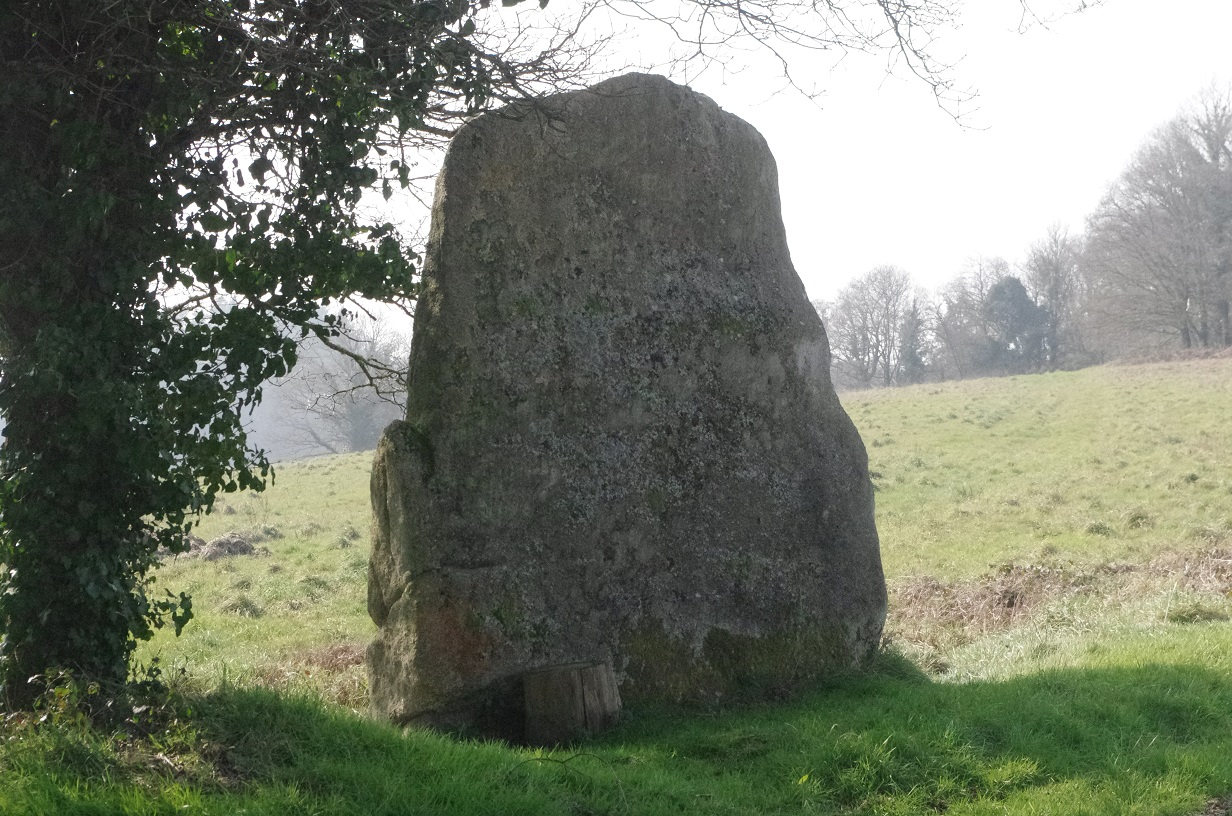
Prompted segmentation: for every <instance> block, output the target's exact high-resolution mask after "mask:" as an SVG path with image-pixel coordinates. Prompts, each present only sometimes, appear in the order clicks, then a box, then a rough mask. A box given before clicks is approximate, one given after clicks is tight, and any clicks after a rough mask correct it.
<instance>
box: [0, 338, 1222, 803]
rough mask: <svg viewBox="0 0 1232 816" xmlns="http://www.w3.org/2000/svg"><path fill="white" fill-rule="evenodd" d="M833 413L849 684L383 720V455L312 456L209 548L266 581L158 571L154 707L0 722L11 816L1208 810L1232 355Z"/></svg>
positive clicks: (224, 517) (178, 565) (228, 565)
mask: <svg viewBox="0 0 1232 816" xmlns="http://www.w3.org/2000/svg"><path fill="white" fill-rule="evenodd" d="M843 401H844V404H845V405H846V407H847V409H848V411H849V412H850V413H851V415H852V418H853V419H854V420H855V422H856V425H857V426H858V427H859V429H860V431H861V434H862V435H863V437H864V440H865V443H866V445H867V446H868V451H869V459H870V467H871V469H872V471H873V475H874V483H875V485H876V486H877V501H878V526H879V530H880V532H881V536H882V545H883V557H884V561H885V567H886V572H887V575H888V576H889V579H890V588H891V612H890V620H889V623H888V626H887V648H886V650H885V652H884V653H883V655H882V656H881V657H880V658H879V659H878V661H877V664H876V665H875V666H874V667H873V670H872V671H871V672H870V673H868V674H866V675H863V676H859V677H849V678H837V679H835V680H834V681H833V682H832V683H831V684H829V685H828V686H826V687H822V688H818V689H816V690H815V691H814V692H812V693H811V694H809V695H807V696H805V697H804V698H802V699H800V700H796V701H793V702H789V703H781V704H774V705H763V706H759V707H754V708H745V709H739V710H728V711H667V710H655V711H649V710H643V711H633V712H630V714H629V716H628V717H627V718H626V720H625V722H624V723H623V724H622V725H621V726H620V727H619V728H618V729H617V730H616V731H614V732H611V733H608V734H605V735H602V736H601V737H597V738H595V739H593V740H592V741H590V742H588V743H586V744H585V745H582V746H578V747H575V748H574V749H573V750H570V751H558V752H535V751H528V750H521V749H512V748H509V747H506V746H502V745H498V744H486V743H470V742H458V741H454V740H450V739H447V738H443V737H439V736H433V735H428V734H420V733H411V734H406V735H403V734H401V733H399V732H398V731H396V730H394V729H390V728H388V727H385V726H382V725H379V724H375V723H371V722H369V721H367V720H365V719H364V718H363V717H362V716H359V715H357V713H356V712H359V711H362V710H363V708H364V706H365V701H366V686H365V679H364V673H363V667H362V649H363V646H364V645H365V643H366V642H367V640H368V639H369V638H370V637H371V636H372V634H373V627H372V624H371V623H370V622H369V621H368V619H367V615H366V611H365V571H366V565H367V524H368V505H367V473H368V468H369V462H370V458H371V457H370V455H369V454H363V455H353V456H341V457H325V458H320V459H314V460H309V461H304V462H298V463H291V464H287V465H283V466H281V467H280V468H279V469H278V477H277V483H276V484H275V486H274V487H273V488H272V489H270V490H269V491H267V492H266V493H265V494H262V495H260V496H248V495H241V496H236V497H233V498H230V499H229V500H228V501H227V502H226V503H225V504H224V505H223V506H221V507H220V508H219V511H218V512H217V513H216V514H214V515H213V516H211V517H210V518H209V519H207V520H206V522H205V524H204V525H203V526H202V530H201V533H202V535H203V536H204V537H207V538H208V537H212V536H215V535H218V534H221V533H222V532H225V531H229V530H236V531H240V532H243V533H246V534H247V535H249V536H250V537H253V538H261V539H262V540H261V541H259V542H258V548H259V552H258V554H257V555H255V556H244V557H234V558H226V559H220V560H217V561H211V562H206V561H202V560H199V559H189V558H183V557H181V558H178V559H176V560H174V561H172V562H169V563H168V564H166V565H165V566H164V567H163V568H162V570H161V575H160V580H161V581H162V582H164V583H165V584H166V585H167V586H168V587H169V588H173V589H176V590H177V591H178V590H181V589H184V590H188V591H190V592H191V593H192V595H193V597H194V609H195V611H196V613H197V617H196V619H195V620H194V621H193V622H192V624H191V625H190V627H189V629H188V630H187V631H186V633H185V635H184V637H182V638H180V639H178V640H176V639H174V638H170V637H160V638H159V639H157V640H156V641H154V642H153V643H151V644H149V645H148V647H145V648H143V650H142V658H143V660H147V661H148V660H150V659H151V658H153V657H154V656H158V658H159V661H160V665H161V667H162V668H163V670H164V672H165V676H167V677H169V678H171V679H172V681H173V684H174V685H175V688H176V694H174V695H173V696H172V699H171V700H170V701H169V702H167V703H166V704H164V705H161V706H154V707H153V708H151V709H149V710H145V711H142V712H139V714H138V715H134V716H131V717H128V720H127V722H122V723H120V724H119V725H117V726H116V727H114V728H112V729H98V728H90V727H88V726H87V725H86V724H85V723H84V722H83V721H82V719H81V718H80V717H79V716H78V715H77V713H76V712H77V711H78V706H77V705H76V702H75V701H74V700H73V699H72V698H71V695H69V696H68V697H66V698H64V699H62V700H61V701H60V702H59V703H57V705H56V706H53V707H52V708H51V709H49V711H48V712H47V714H46V715H45V717H44V722H42V723H38V722H36V721H34V720H31V719H22V718H16V717H14V718H10V719H9V720H8V721H7V722H6V723H5V725H4V729H3V732H2V734H0V813H6V814H7V813H91V814H95V813H99V814H104V813H184V812H190V813H197V812H200V813H220V814H221V813H226V814H239V813H253V814H258V813H262V814H264V813H269V814H274V813H323V814H324V813H344V814H349V813H356V814H360V813H363V814H369V813H376V814H379V813H389V814H395V813H416V814H419V813H422V814H438V813H439V814H444V816H453V815H454V814H503V813H550V814H601V813H602V814H608V813H610V814H668V813H731V814H744V813H765V814H778V813H783V814H786V813H869V814H872V813H943V812H944V813H1015V814H1016V813H1024V814H1025V813H1052V814H1105V813H1106V814H1121V813H1143V814H1156V813H1158V814H1194V815H1195V816H1196V815H1197V814H1201V813H1204V812H1205V813H1208V814H1212V816H1213V815H1214V814H1226V813H1227V812H1228V804H1229V803H1228V802H1227V801H1226V797H1227V796H1228V795H1229V794H1230V793H1232V623H1229V617H1230V616H1232V598H1230V594H1232V423H1230V422H1228V420H1227V417H1228V414H1229V409H1230V408H1232V359H1223V360H1195V361H1190V362H1182V363H1167V364H1149V365H1139V366H1105V367H1100V368H1095V369H1088V370H1085V371H1081V372H1072V373H1056V374H1047V375H1038V376H1026V377H1016V378H1007V379H990V380H979V381H971V382H957V383H945V384H941V385H926V386H919V387H914V388H905V389H896V390H890V391H876V392H859V393H853V394H848V395H844V399H843ZM1221 801H1222V804H1221Z"/></svg>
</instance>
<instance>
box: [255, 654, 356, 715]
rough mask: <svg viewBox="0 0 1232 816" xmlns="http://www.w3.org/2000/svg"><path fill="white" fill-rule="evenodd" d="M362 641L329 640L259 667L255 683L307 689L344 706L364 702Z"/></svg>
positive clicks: (267, 686)
mask: <svg viewBox="0 0 1232 816" xmlns="http://www.w3.org/2000/svg"><path fill="white" fill-rule="evenodd" d="M365 651H366V645H365V644H363V643H351V642H340V643H331V644H328V645H324V646H318V647H316V648H314V649H309V650H307V651H305V652H303V653H302V654H297V655H296V656H295V657H294V658H292V659H291V660H290V661H289V662H287V663H283V664H281V665H269V666H265V667H264V668H263V669H261V670H259V671H258V672H257V675H256V681H257V684H258V685H260V686H263V687H265V688H269V689H273V690H275V691H284V692H285V691H293V690H301V691H309V692H311V693H312V694H314V695H315V696H317V697H319V698H320V699H322V700H326V701H328V702H331V703H335V704H337V705H341V706H345V707H347V708H351V709H356V710H363V709H366V708H367V706H368V678H367V674H366V672H365V671H364V668H363V666H364V653H365Z"/></svg>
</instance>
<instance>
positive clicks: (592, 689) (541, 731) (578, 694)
mask: <svg viewBox="0 0 1232 816" xmlns="http://www.w3.org/2000/svg"><path fill="white" fill-rule="evenodd" d="M522 681H523V686H524V689H525V695H526V742H527V743H529V744H530V745H536V746H545V747H551V746H556V745H565V744H568V743H570V742H572V741H573V740H575V739H577V738H578V737H580V736H582V734H584V733H586V732H594V731H602V730H603V729H605V728H607V727H608V726H610V725H612V723H614V722H615V720H616V716H617V715H618V714H619V713H620V691H619V690H618V689H617V687H616V675H615V674H614V673H613V672H612V667H611V666H609V665H608V664H607V663H570V664H567V665H564V666H550V667H548V668H544V669H537V670H535V671H532V672H528V673H527V674H525V675H523V677H522Z"/></svg>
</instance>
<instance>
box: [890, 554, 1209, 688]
mask: <svg viewBox="0 0 1232 816" xmlns="http://www.w3.org/2000/svg"><path fill="white" fill-rule="evenodd" d="M1180 592H1184V593H1186V594H1187V596H1186V598H1185V599H1183V600H1181V601H1179V602H1176V603H1173V602H1172V600H1169V601H1168V602H1166V603H1165V604H1164V606H1163V610H1162V613H1161V615H1160V618H1161V619H1162V620H1163V621H1165V622H1169V623H1201V622H1209V621H1223V620H1228V619H1229V615H1228V613H1227V612H1225V611H1224V608H1225V607H1226V606H1227V603H1228V599H1229V598H1232V549H1228V548H1224V547H1209V548H1207V549H1204V550H1197V551H1195V550H1170V551H1167V552H1164V553H1161V554H1159V555H1157V556H1156V557H1155V558H1153V559H1151V560H1150V561H1147V562H1145V563H1117V562H1107V563H1103V564H1099V565H1096V566H1095V567H1085V566H1076V565H1074V564H1072V563H1065V562H1060V561H1045V562H1043V563H1029V564H1016V563H1006V564H1000V565H997V566H995V567H994V568H993V569H992V570H990V571H988V572H986V573H985V574H983V575H981V576H979V577H978V578H975V579H967V580H953V581H943V580H939V579H937V578H933V577H931V576H919V577H911V578H903V579H898V580H894V581H891V582H890V614H889V619H888V621H887V623H886V634H885V639H886V642H887V644H891V645H895V646H900V647H903V648H904V649H905V650H907V651H909V652H913V653H915V654H917V655H919V656H920V658H921V660H922V662H923V663H924V665H925V667H926V668H927V669H929V670H930V671H933V672H935V673H943V672H945V671H946V669H947V668H948V666H947V663H946V660H945V656H946V654H947V653H949V652H952V651H953V650H955V649H957V648H959V647H961V646H964V645H966V644H969V643H972V642H974V641H976V640H978V639H979V638H982V637H986V636H988V635H991V634H995V633H998V632H1005V631H1007V630H1010V629H1013V628H1014V627H1016V626H1026V625H1027V624H1029V623H1031V622H1033V621H1034V620H1035V618H1036V617H1037V616H1038V615H1040V614H1043V613H1046V612H1047V610H1049V609H1050V608H1052V607H1054V606H1056V605H1057V604H1059V603H1061V602H1064V601H1066V600H1070V599H1074V598H1079V597H1097V598H1099V599H1101V600H1102V601H1103V603H1104V604H1106V605H1109V606H1113V607H1115V606H1119V605H1127V604H1129V603H1131V602H1133V601H1135V600H1138V599H1141V598H1143V597H1147V596H1151V595H1170V596H1176V595H1177V593H1180Z"/></svg>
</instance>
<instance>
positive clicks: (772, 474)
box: [368, 74, 886, 726]
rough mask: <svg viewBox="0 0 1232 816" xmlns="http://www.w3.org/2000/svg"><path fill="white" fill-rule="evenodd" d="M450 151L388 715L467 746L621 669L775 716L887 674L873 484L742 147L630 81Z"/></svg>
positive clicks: (704, 109) (707, 103) (395, 602)
mask: <svg viewBox="0 0 1232 816" xmlns="http://www.w3.org/2000/svg"><path fill="white" fill-rule="evenodd" d="M550 107H551V109H552V110H554V111H555V113H554V114H553V116H552V117H551V118H550V119H545V118H544V117H543V116H542V115H541V112H537V111H531V110H518V109H516V108H515V109H514V110H512V111H507V112H505V113H504V114H503V115H502V114H488V115H485V116H482V117H480V118H479V119H477V120H476V121H474V122H473V123H471V124H470V125H468V126H466V127H465V128H464V129H463V130H462V131H461V132H460V133H459V134H458V136H457V138H456V139H455V140H454V142H453V145H452V146H451V148H450V150H449V154H448V157H447V159H446V162H445V167H444V170H443V172H442V174H441V177H440V181H439V183H438V187H437V193H436V205H435V209H434V212H433V220H432V233H431V237H430V241H429V245H428V258H427V262H426V265H425V270H424V280H425V286H426V289H425V291H424V293H423V296H422V297H421V298H420V300H419V305H418V308H417V313H416V324H415V335H414V342H413V350H412V354H411V375H410V394H409V405H408V412H407V413H408V416H407V420H406V421H405V422H402V423H395V424H394V425H392V426H391V427H390V428H389V429H388V430H387V431H386V433H385V436H384V438H383V439H382V441H381V444H380V447H379V448H378V450H377V458H376V464H375V470H374V472H373V477H372V496H373V506H374V510H375V516H376V522H375V526H374V546H373V554H372V564H371V569H370V579H369V610H370V612H371V615H372V618H373V620H374V621H376V623H377V624H378V625H379V626H380V633H379V634H378V636H377V639H376V641H375V642H374V643H373V644H372V646H371V647H370V649H369V654H368V659H369V668H370V676H371V692H372V703H373V708H374V711H375V712H376V713H377V714H379V715H381V716H383V717H386V718H389V719H392V720H394V721H397V722H422V723H427V724H436V725H446V726H449V725H456V724H465V723H471V724H474V723H475V722H476V721H477V718H478V719H480V720H482V718H483V717H485V716H489V715H494V714H498V713H500V711H502V710H505V708H507V709H509V710H513V711H515V710H516V707H517V702H516V699H517V693H516V692H517V688H516V677H517V675H518V674H519V673H521V672H524V671H526V670H528V669H532V668H535V667H538V666H544V665H550V664H555V663H568V662H574V661H587V660H606V661H610V663H611V664H612V666H613V667H614V668H615V670H616V672H617V674H618V676H619V677H621V679H622V686H621V692H622V694H623V695H624V696H625V698H626V699H637V698H639V697H655V698H668V699H690V700H714V699H719V698H731V697H733V696H736V697H741V696H749V695H757V694H763V693H781V692H783V691H786V690H790V689H791V688H793V687H796V686H798V685H799V684H801V683H804V682H807V681H809V680H810V679H813V678H815V677H817V676H818V675H820V674H823V673H826V672H831V671H834V670H836V669H840V668H847V667H850V666H851V665H853V664H856V663H858V662H859V661H860V660H861V659H862V658H864V657H866V656H867V655H868V654H869V653H870V652H871V651H872V650H873V649H874V648H875V647H876V645H877V643H878V639H879V637H880V632H881V627H882V623H883V620H884V617H885V601H886V596H885V583H884V579H883V576H882V570H881V560H880V553H879V549H878V542H877V533H876V529H875V527H874V523H873V493H872V487H871V484H870V482H869V477H868V469H867V458H866V455H865V451H864V447H863V444H862V443H861V441H860V438H859V436H858V435H857V433H856V430H855V427H854V426H853V425H852V423H851V421H850V420H849V419H848V417H847V415H846V414H845V413H844V412H843V410H842V408H841V407H840V405H839V402H838V400H837V398H836V397H835V394H834V390H833V388H832V386H831V384H830V378H829V365H830V355H829V347H828V344H827V341H826V335H825V331H824V329H823V328H822V324H821V321H820V319H819V318H818V316H817V314H816V312H815V311H814V310H813V308H812V307H811V306H810V305H809V302H808V299H807V297H806V295H805V291H804V287H803V285H802V284H801V282H800V279H799V277H798V276H797V275H796V273H795V271H794V269H793V268H792V264H791V259H790V257H789V255H788V250H787V243H786V238H785V235H784V231H783V224H782V220H781V216H780V209H779V199H778V187H777V175H776V170H775V165H774V160H773V158H772V156H771V155H770V152H769V149H768V148H767V146H766V143H765V141H764V140H763V139H762V138H761V136H760V135H759V134H758V133H757V132H756V131H755V130H754V129H753V128H752V127H751V126H750V125H748V124H747V123H745V122H743V121H742V120H740V119H738V118H736V117H734V116H732V115H730V114H727V113H725V112H723V111H722V110H720V109H719V108H718V107H717V106H716V105H715V104H714V103H713V102H712V101H711V100H710V99H708V98H707V97H704V96H701V95H699V94H696V93H694V92H692V91H690V90H688V89H687V88H684V87H681V86H678V85H675V84H673V83H671V82H669V81H668V80H666V79H663V78H660V77H654V76H647V75H637V74H634V75H628V76H624V77H620V78H618V79H614V80H610V81H608V82H604V83H602V84H600V85H597V86H595V87H594V88H592V89H589V90H587V91H584V92H579V93H574V94H567V95H564V96H560V97H556V98H554V99H552V100H551V101H550Z"/></svg>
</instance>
